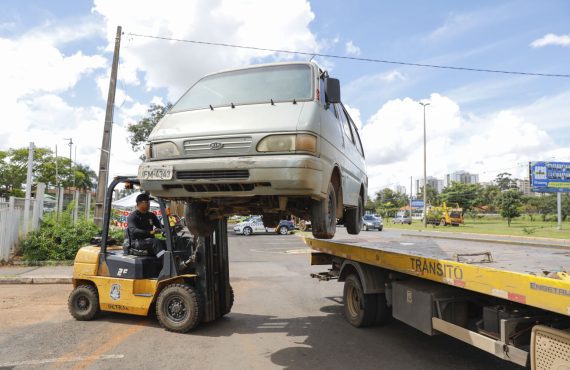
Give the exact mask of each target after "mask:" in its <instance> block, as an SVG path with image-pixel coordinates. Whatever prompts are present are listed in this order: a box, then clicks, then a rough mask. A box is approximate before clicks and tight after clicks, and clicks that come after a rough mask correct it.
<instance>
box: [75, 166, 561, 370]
mask: <svg viewBox="0 0 570 370" xmlns="http://www.w3.org/2000/svg"><path fill="white" fill-rule="evenodd" d="M119 183H126V184H131V185H132V184H139V182H138V179H136V178H131V177H118V178H115V179H114V181H113V182H112V183H111V185H110V186H109V190H108V191H107V197H106V200H105V214H104V224H103V231H102V235H101V239H100V240H99V241H98V242H97V243H95V244H94V245H91V246H88V247H84V248H82V249H80V250H79V252H78V253H77V256H76V259H75V263H74V270H73V285H74V290H73V291H72V293H71V295H70V297H69V310H70V312H71V314H72V315H73V316H74V317H75V318H76V319H78V320H91V319H93V318H94V317H95V316H96V314H97V313H98V312H99V311H100V310H103V311H112V312H120V313H129V314H134V315H142V316H146V315H148V313H149V312H150V310H151V309H152V308H153V307H154V308H155V310H156V313H157V318H158V320H159V322H160V323H161V325H162V326H164V327H165V328H166V329H167V330H171V331H175V332H186V331H189V330H192V329H193V328H195V327H196V326H197V325H199V324H200V323H202V322H209V321H213V320H216V319H217V318H220V317H222V316H224V315H226V314H227V313H229V312H230V310H231V307H232V304H233V290H232V288H231V286H230V282H229V273H228V267H229V265H228V263H229V261H228V237H227V219H226V218H225V217H221V218H219V219H216V220H210V219H203V220H202V221H203V222H204V224H207V225H208V229H207V230H206V231H204V232H202V233H199V234H196V235H193V236H192V238H187V237H184V236H178V235H175V233H174V232H173V228H171V227H170V225H169V223H168V222H166V223H165V229H164V234H165V238H166V246H167V250H166V252H165V254H164V257H163V258H164V259H163V263H162V266H161V267H159V266H158V265H157V263H156V261H155V260H153V258H154V257H144V256H133V255H129V254H125V252H124V250H123V247H122V246H119V245H117V243H116V242H115V241H113V240H112V239H111V238H109V220H110V209H111V200H112V194H113V190H114V188H115V186H116V185H117V184H119ZM158 201H159V204H160V209H161V212H162V214H163V215H165V214H167V213H166V206H165V201H164V200H163V199H158ZM303 238H304V242H305V243H306V245H307V246H308V247H310V248H311V249H313V253H312V254H311V264H312V265H328V266H330V268H329V269H328V271H326V272H322V273H318V274H312V277H315V278H318V279H319V280H325V281H328V280H338V281H340V282H344V290H343V300H344V313H345V317H346V318H347V320H348V321H349V322H350V324H352V325H353V326H355V327H365V326H372V325H381V324H386V323H387V322H389V321H390V320H391V319H392V318H395V319H398V320H400V321H403V322H404V323H406V324H409V325H410V326H412V327H414V328H416V329H418V330H420V331H422V332H424V333H425V334H427V335H429V336H433V335H438V334H439V335H449V336H451V337H454V338H456V339H458V340H461V341H463V342H465V343H467V344H469V345H472V346H475V347H477V348H480V349H482V350H483V351H486V352H488V353H490V354H493V355H495V356H497V357H499V358H502V359H504V360H506V361H510V362H513V363H516V364H518V365H521V366H528V365H529V364H530V365H531V367H532V369H566V368H569V367H570V274H569V273H568V271H567V267H566V268H564V267H563V266H564V263H565V262H567V261H570V258H569V257H570V248H569V247H566V246H562V245H561V246H545V245H542V246H537V245H524V244H523V245H514V246H511V245H505V246H502V247H501V248H500V249H494V250H493V251H489V250H482V249H481V248H479V244H477V243H464V244H461V245H452V246H449V244H447V246H446V247H442V246H439V245H437V244H435V243H433V242H431V241H419V242H418V241H417V240H414V241H409V240H408V241H402V240H385V241H369V240H367V239H366V238H365V237H364V236H351V237H350V238H348V239H336V240H323V239H315V238H313V237H310V236H309V234H304V235H303ZM181 261H182V262H183V264H181ZM187 261H190V262H187ZM566 266H568V265H566Z"/></svg>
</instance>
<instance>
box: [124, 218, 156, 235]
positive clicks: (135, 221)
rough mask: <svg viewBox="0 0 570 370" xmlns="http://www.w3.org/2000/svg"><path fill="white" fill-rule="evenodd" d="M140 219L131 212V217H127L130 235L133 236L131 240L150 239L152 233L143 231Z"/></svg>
mask: <svg viewBox="0 0 570 370" xmlns="http://www.w3.org/2000/svg"><path fill="white" fill-rule="evenodd" d="M139 221H140V219H139V218H138V217H136V214H135V212H131V214H130V215H129V217H127V225H128V229H129V233H130V234H131V238H135V239H145V238H150V237H151V234H150V231H148V230H145V229H142V228H141V226H142V225H139Z"/></svg>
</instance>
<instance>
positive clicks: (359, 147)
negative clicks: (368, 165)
mask: <svg viewBox="0 0 570 370" xmlns="http://www.w3.org/2000/svg"><path fill="white" fill-rule="evenodd" d="M342 110H343V112H344V114H346V117H347V118H348V121H349V122H350V126H351V127H352V132H354V139H355V140H354V144H355V145H356V149H357V150H358V153H360V155H361V156H363V157H364V147H363V146H362V141H361V140H360V134H359V133H358V129H357V128H356V124H355V123H354V121H353V120H352V117H350V114H348V111H347V110H346V108H345V107H344V105H343V106H342Z"/></svg>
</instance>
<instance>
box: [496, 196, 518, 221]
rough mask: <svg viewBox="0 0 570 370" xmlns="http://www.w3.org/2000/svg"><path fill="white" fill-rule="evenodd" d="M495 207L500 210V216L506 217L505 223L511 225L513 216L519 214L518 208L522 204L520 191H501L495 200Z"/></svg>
mask: <svg viewBox="0 0 570 370" xmlns="http://www.w3.org/2000/svg"><path fill="white" fill-rule="evenodd" d="M496 203H497V207H498V208H499V209H500V211H501V217H503V218H506V219H507V224H508V225H509V227H511V221H512V220H513V218H515V217H518V216H520V215H521V214H520V210H519V208H520V207H521V205H522V202H521V193H519V191H518V190H516V189H510V190H506V191H503V192H502V193H501V194H500V195H499V196H498V197H497V200H496Z"/></svg>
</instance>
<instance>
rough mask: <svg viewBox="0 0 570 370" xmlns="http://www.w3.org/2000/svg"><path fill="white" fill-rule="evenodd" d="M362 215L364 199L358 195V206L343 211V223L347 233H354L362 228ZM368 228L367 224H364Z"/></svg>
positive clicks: (357, 232)
mask: <svg viewBox="0 0 570 370" xmlns="http://www.w3.org/2000/svg"><path fill="white" fill-rule="evenodd" d="M363 216H364V201H363V199H362V195H359V196H358V206H357V207H356V208H349V209H347V210H345V211H344V220H345V221H344V223H345V225H346V231H347V232H348V233H349V234H352V235H356V234H359V233H360V230H362V223H363V221H362V217H363ZM366 230H368V226H366Z"/></svg>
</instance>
